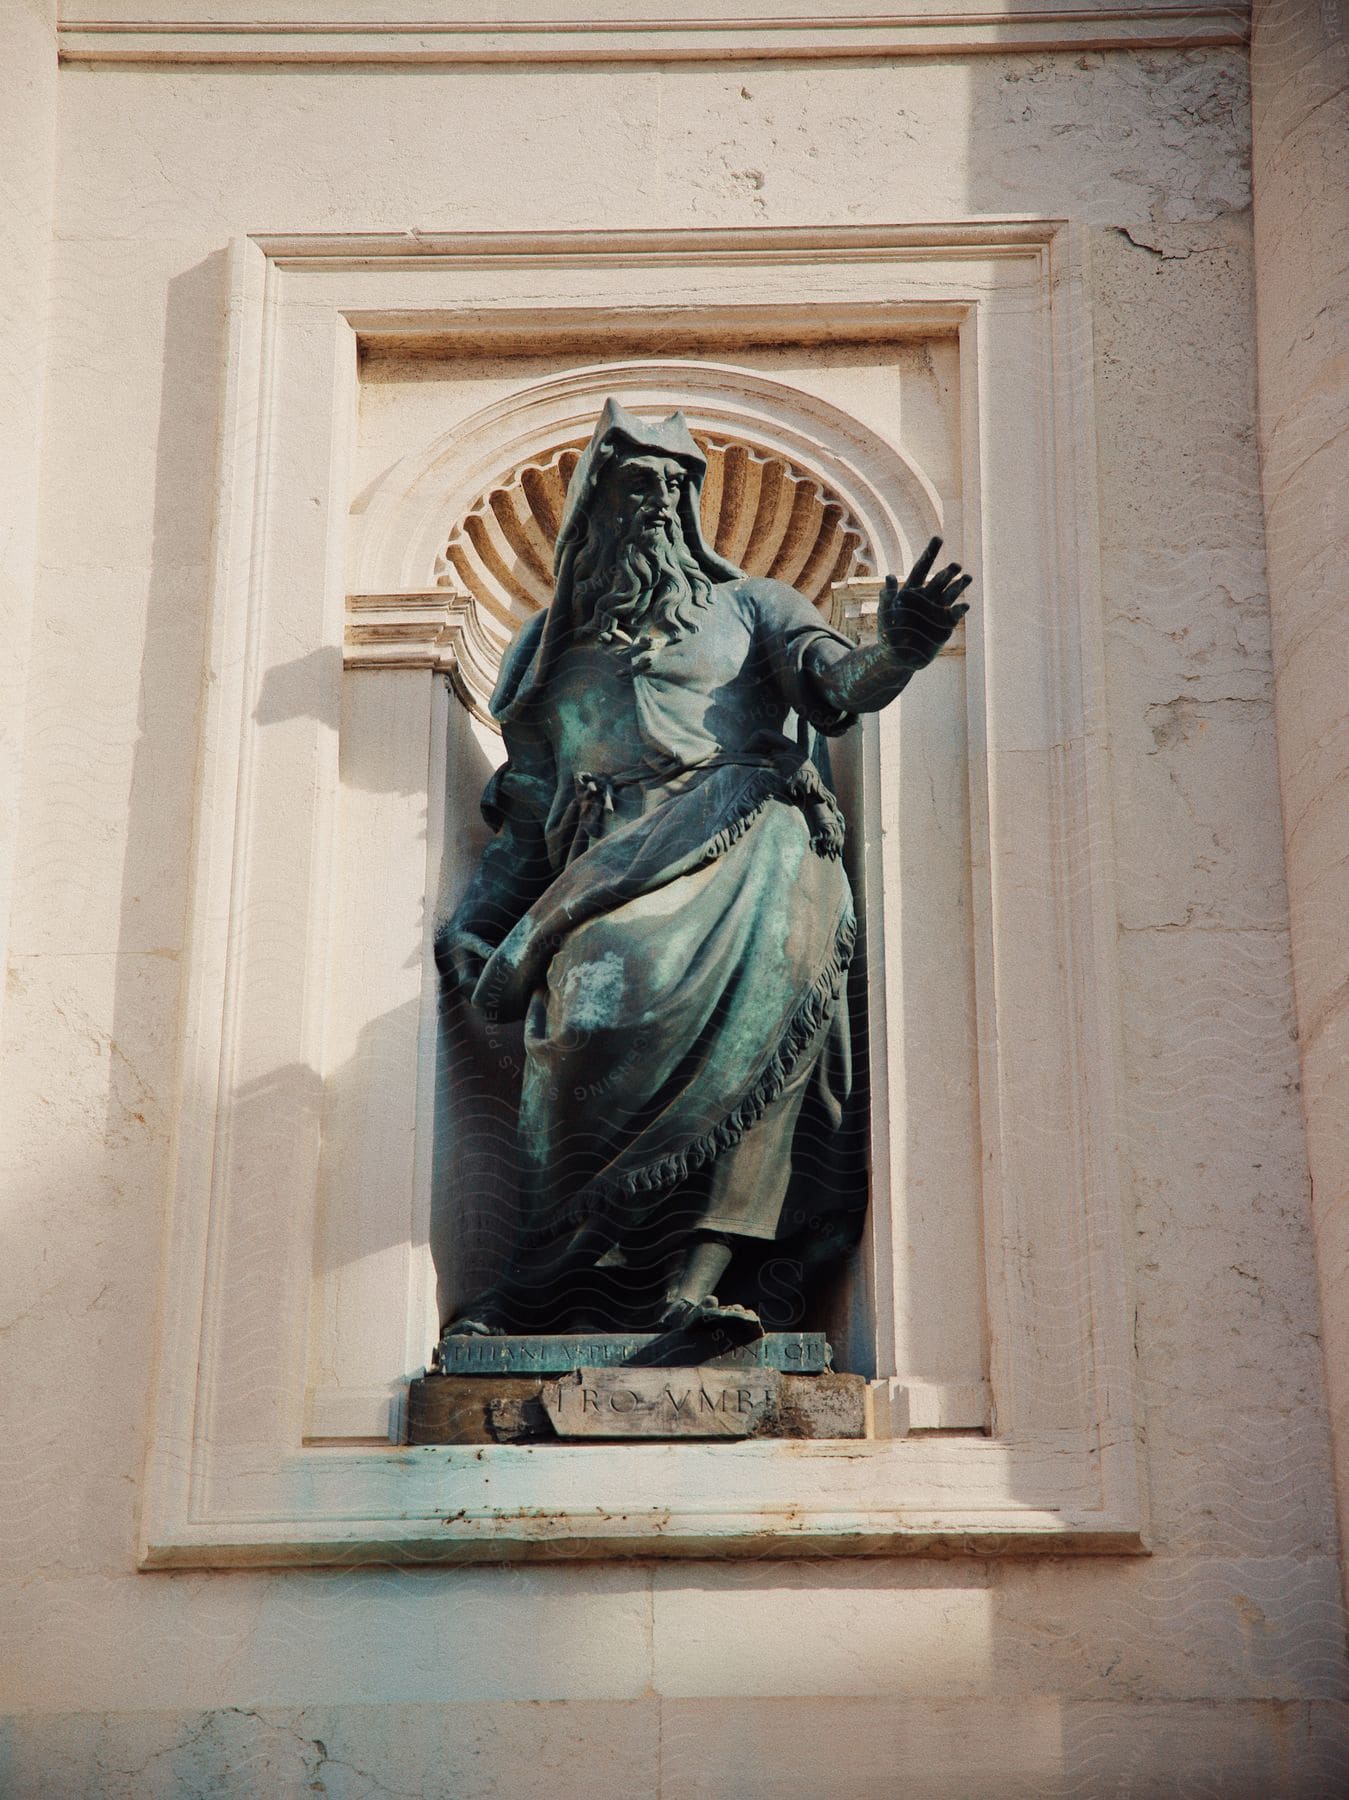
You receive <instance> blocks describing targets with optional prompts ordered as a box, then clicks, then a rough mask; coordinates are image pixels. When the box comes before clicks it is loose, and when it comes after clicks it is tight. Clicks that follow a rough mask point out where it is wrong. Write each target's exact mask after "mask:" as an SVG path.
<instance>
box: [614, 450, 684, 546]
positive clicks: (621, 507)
mask: <svg viewBox="0 0 1349 1800" xmlns="http://www.w3.org/2000/svg"><path fill="white" fill-rule="evenodd" d="M687 479H688V472H687V471H686V469H685V468H684V465H683V464H682V463H680V462H676V461H675V459H674V458H673V457H670V456H625V457H624V458H623V459H622V461H621V462H617V463H615V464H614V465H613V467H612V468H610V469H609V471H608V472H607V474H606V475H605V477H604V480H603V482H602V483H601V486H600V492H599V496H598V499H599V504H600V507H601V508H602V510H603V512H604V514H605V523H606V524H607V525H608V527H609V531H610V533H611V535H612V536H613V537H614V538H616V539H618V540H619V541H620V542H623V541H631V540H633V539H634V538H635V539H638V540H640V539H641V538H644V537H648V536H658V537H665V538H668V537H670V536H671V527H672V526H674V525H675V524H677V523H678V519H679V497H680V494H681V493H682V491H683V487H684V483H685V481H686V480H687Z"/></svg>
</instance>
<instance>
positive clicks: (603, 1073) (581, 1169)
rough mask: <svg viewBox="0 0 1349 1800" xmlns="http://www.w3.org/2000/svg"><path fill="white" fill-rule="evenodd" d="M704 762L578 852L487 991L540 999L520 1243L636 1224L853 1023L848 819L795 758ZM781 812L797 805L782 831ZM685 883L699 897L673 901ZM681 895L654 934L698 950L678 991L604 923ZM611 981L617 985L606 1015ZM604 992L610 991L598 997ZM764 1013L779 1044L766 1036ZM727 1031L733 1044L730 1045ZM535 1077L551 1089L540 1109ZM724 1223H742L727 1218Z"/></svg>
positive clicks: (496, 998)
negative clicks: (653, 1020)
mask: <svg viewBox="0 0 1349 1800" xmlns="http://www.w3.org/2000/svg"><path fill="white" fill-rule="evenodd" d="M778 743H779V744H783V743H784V741H783V740H781V739H779V740H778ZM784 748H785V746H784ZM693 773H694V776H695V780H694V782H693V785H691V786H688V787H686V788H684V789H683V790H682V791H680V792H677V793H673V794H671V795H670V796H669V797H668V798H667V799H665V800H664V801H662V802H661V803H660V804H659V805H658V806H656V807H655V808H654V809H653V810H652V812H650V813H649V814H647V815H645V816H644V817H642V818H640V819H638V820H635V821H633V822H631V823H628V824H625V825H622V826H620V827H618V828H617V829H616V830H614V831H613V832H612V833H611V834H610V835H609V836H607V837H601V838H599V839H597V840H596V841H594V842H593V843H590V844H589V845H588V847H586V848H585V849H584V850H583V852H582V853H581V854H580V855H579V856H577V857H576V858H575V860H573V861H572V862H570V863H569V864H568V866H567V867H566V868H565V869H564V870H563V871H562V873H561V874H560V875H559V876H558V877H557V879H556V880H555V881H554V882H553V884H552V885H551V886H550V888H549V889H548V891H547V893H546V894H544V895H543V896H542V897H541V898H540V900H539V901H538V902H537V903H536V904H535V906H534V907H532V908H531V909H530V911H529V912H528V913H527V914H526V915H525V916H524V918H522V919H521V920H520V921H519V923H518V924H517V926H516V928H515V930H514V931H512V932H511V934H510V935H509V936H508V938H507V939H506V940H505V942H504V943H503V944H502V945H501V947H500V949H499V950H498V952H497V953H496V955H495V956H494V957H493V958H492V960H491V961H490V962H489V963H488V965H487V968H486V969H485V970H484V973H483V976H482V979H481V981H480V982H479V984H478V988H477V991H476V993H475V1001H476V1003H477V1004H478V1005H480V1006H484V1008H485V1010H487V1011H488V1012H489V1014H490V1013H491V1012H492V1011H493V1010H497V1016H498V1017H509V1016H511V1012H510V1010H507V1009H508V1008H512V1007H515V1006H518V1005H519V1003H520V1001H521V1000H525V997H526V996H528V999H527V1000H525V1005H526V1008H527V1010H528V1013H529V1022H528V1024H527V1032H528V1034H529V1037H530V1040H531V1041H530V1046H529V1047H530V1059H529V1060H530V1066H531V1073H530V1075H528V1076H527V1081H526V1093H525V1095H524V1096H523V1104H522V1118H521V1126H522V1148H523V1149H524V1150H525V1153H526V1154H525V1161H526V1181H525V1190H526V1191H525V1193H524V1195H523V1196H522V1197H523V1199H524V1203H525V1204H524V1216H523V1218H522V1220H521V1227H522V1232H521V1240H520V1241H521V1245H522V1247H523V1248H534V1247H538V1246H540V1245H542V1244H545V1243H547V1242H550V1241H551V1240H553V1239H555V1238H556V1237H558V1236H559V1235H561V1234H562V1233H564V1232H566V1231H568V1230H569V1229H572V1228H574V1227H575V1226H576V1225H579V1224H580V1223H581V1222H582V1221H586V1220H591V1221H593V1220H596V1219H600V1220H603V1219H604V1218H606V1217H610V1218H612V1219H614V1220H615V1221H616V1222H618V1228H619V1232H620V1234H621V1232H622V1231H623V1230H624V1229H626V1228H628V1227H631V1226H633V1225H634V1224H640V1222H641V1220H642V1219H643V1218H645V1217H646V1216H648V1215H649V1213H650V1211H651V1209H652V1207H653V1206H654V1205H655V1203H656V1202H658V1201H659V1199H660V1198H661V1197H662V1196H663V1195H665V1194H667V1193H668V1192H669V1190H671V1189H672V1188H676V1187H678V1186H680V1185H681V1184H684V1183H686V1182H688V1181H689V1178H690V1177H691V1176H692V1175H694V1174H695V1173H696V1172H697V1171H699V1170H701V1169H704V1168H706V1167H707V1166H708V1165H710V1164H712V1163H713V1162H715V1160H716V1159H717V1158H718V1157H721V1156H723V1155H724V1154H725V1153H726V1152H727V1151H729V1150H731V1149H733V1148H734V1147H735V1146H737V1145H738V1144H740V1142H741V1141H742V1140H743V1139H744V1137H745V1135H746V1134H747V1133H748V1132H749V1131H750V1129H751V1128H752V1127H753V1126H754V1125H755V1124H756V1123H757V1122H758V1121H759V1120H760V1119H762V1118H763V1116H764V1114H765V1113H766V1112H767V1111H768V1110H769V1108H770V1107H772V1106H773V1105H774V1104H775V1103H776V1102H777V1101H778V1100H779V1099H780V1097H782V1096H783V1094H784V1090H786V1089H787V1087H788V1086H789V1084H790V1083H791V1082H792V1078H793V1076H794V1075H797V1074H800V1075H802V1076H803V1077H804V1076H805V1075H807V1074H808V1073H809V1071H808V1070H804V1069H802V1068H801V1064H802V1060H803V1058H805V1057H806V1056H807V1055H808V1054H809V1053H810V1052H811V1051H812V1050H813V1051H814V1052H815V1055H814V1057H812V1058H811V1061H812V1064H813V1063H814V1062H815V1060H817V1059H818V1058H819V1056H820V1055H821V1053H822V1051H823V1049H824V1046H825V1044H826V1043H827V1042H828V1040H829V1035H830V1031H831V1029H832V1030H836V1031H842V1032H844V1033H846V1031H847V1018H846V1006H845V1005H844V1004H843V1003H842V1002H843V995H844V989H845V985H846V980H847V971H848V966H849V962H850V959H851V956H852V951H853V946H854V942H855V938H856V921H855V918H854V915H853V910H852V904H851V896H850V893H849V890H848V884H847V879H846V876H845V875H844V873H843V869H842V865H841V863H840V861H839V853H840V850H841V846H842V830H841V823H842V822H841V819H840V818H839V816H838V813H837V808H836V805H835V803H834V801H833V799H832V796H831V795H830V794H829V793H828V790H827V789H826V788H825V787H824V786H823V784H822V783H821V782H820V780H819V777H818V772H817V771H816V769H815V768H814V766H813V765H812V764H811V763H810V762H809V761H808V760H806V759H805V758H804V757H803V756H802V754H801V753H800V752H799V751H796V752H794V753H791V754H786V755H781V756H779V757H777V758H776V760H775V761H774V762H773V763H772V764H771V765H770V766H768V767H763V766H752V765H751V766H745V765H743V764H730V765H723V766H721V767H718V768H713V769H709V770H707V771H703V772H699V771H694V772H693ZM770 808H774V809H781V811H780V816H779V817H778V818H777V819H776V821H775V822H774V823H773V824H771V825H769V824H766V823H765V820H766V819H767V817H768V816H769V809H770ZM756 840H757V841H756ZM784 854H786V856H787V858H788V860H787V861H784ZM791 858H795V860H796V875H795V879H794V878H793V874H792V868H791V862H790V859H791ZM718 865H719V866H718ZM714 867H716V871H717V872H716V873H715V874H713V873H712V871H713V868H714ZM682 882H689V883H690V884H691V885H690V887H689V890H688V893H687V895H686V896H684V897H678V896H675V895H674V894H673V892H672V890H673V888H674V886H675V884H677V883H682ZM666 891H670V897H671V904H670V909H669V912H668V914H664V913H660V910H659V900H658V899H655V901H654V906H655V910H656V913H657V915H658V917H659V919H661V920H665V921H667V924H666V926H665V927H664V935H662V927H661V925H660V924H659V923H658V924H657V926H655V927H652V929H653V931H654V932H655V934H656V939H657V942H658V944H660V945H663V944H665V943H668V944H669V945H671V946H675V945H678V946H679V951H676V950H673V949H672V951H671V954H672V955H676V954H679V953H680V952H682V948H683V943H684V942H686V943H687V955H688V959H689V961H688V964H687V965H685V964H683V963H681V964H680V971H679V977H678V980H677V982H676V983H673V984H671V983H670V982H669V981H668V979H667V978H664V977H658V976H657V975H654V974H651V973H650V972H649V971H648V969H647V967H646V964H647V962H654V961H656V960H658V950H657V949H656V948H653V950H652V952H651V956H650V957H649V958H646V959H643V961H642V963H641V964H640V965H637V966H634V967H629V966H628V964H627V963H626V962H625V961H624V959H623V957H622V954H621V952H620V951H618V950H616V949H614V948H612V947H611V944H618V943H621V942H622V941H623V939H622V934H623V933H624V930H625V927H624V922H623V921H622V920H621V919H620V920H618V921H616V923H615V932H616V934H617V935H616V936H615V938H614V939H613V940H610V939H609V938H608V934H607V926H608V925H609V923H610V922H611V921H613V920H614V915H615V914H618V913H621V911H622V909H623V908H624V907H626V906H627V905H629V904H630V903H632V902H641V901H651V900H652V899H653V897H658V896H660V895H661V894H662V893H664V892H666ZM588 926H589V927H592V928H595V929H592V932H591V935H590V938H589V939H583V940H581V948H580V949H579V950H578V949H577V936H576V934H577V933H578V932H584V931H585V929H586V928H587V927H588ZM681 928H682V929H683V931H684V933H685V934H686V936H685V939H684V940H681V939H680V937H679V934H680V931H681ZM596 929H597V930H598V934H599V935H598V939H596V936H595V930H596ZM606 964H613V965H615V966H614V967H613V968H611V969H609V970H607V971H606V969H605V966H604V965H606ZM606 973H607V974H609V975H612V977H613V979H614V981H615V983H616V986H615V988H614V997H613V1000H612V1003H611V1004H610V1005H609V1010H608V1011H606V1010H605V1003H604V995H603V987H602V983H603V978H604V977H605V975H606ZM662 979H665V982H666V985H665V986H664V987H660V986H659V982H660V981H661V980H662ZM597 983H598V984H599V985H598V986H597V985H595V984H597ZM650 983H656V984H657V985H656V987H655V988H653V989H650V990H649V984H650ZM644 984H648V985H644ZM672 987H673V992H671V991H670V990H671V988H672ZM592 988H593V991H594V992H595V994H596V995H598V996H600V997H599V998H597V999H596V1000H595V1001H594V1002H591V1001H589V1000H587V998H586V996H587V995H588V994H589V993H590V992H591V990H592ZM656 995H658V996H659V997H658V998H656V997H653V996H656ZM578 996H579V998H578ZM644 998H645V999H646V1000H647V1001H648V1002H649V1005H650V1007H651V1008H654V1009H655V1013H656V1016H658V1017H659V1019H660V1030H659V1035H658V1041H657V1042H656V1044H655V1045H654V1047H653V1048H652V1049H651V1051H650V1054H649V1056H647V1055H636V1056H635V1060H634V1053H632V1052H625V1048H624V1047H625V1046H626V1045H627V1044H628V1043H629V1042H630V1041H633V1040H635V1039H636V1038H637V1037H638V1036H639V1034H640V1032H641V1031H642V1029H643V1028H644V1027H643V1020H644V1018H646V1017H650V1016H651V1013H650V1011H648V1012H646V1013H644V1012H643V1010H642V1007H643V999H644ZM672 1006H673V1008H674V1011H675V1012H676V1013H677V1014H678V1019H677V1020H676V1019H674V1018H672V1016H671V1007H672ZM625 1007H626V1008H627V1009H628V1011H627V1012H625V1011H624V1008H625ZM588 1008H589V1010H588ZM634 1009H635V1010H634ZM592 1014H593V1019H592ZM760 1021H762V1026H763V1032H764V1035H763V1036H760V1037H754V1036H753V1035H752V1033H753V1028H754V1027H757V1026H758V1025H759V1023H760ZM728 1031H729V1032H730V1033H731V1034H732V1035H735V1036H736V1041H737V1044H738V1046H739V1048H738V1052H737V1053H736V1054H729V1053H727V1052H726V1050H725V1047H724V1041H723V1040H724V1037H725V1035H726V1033H727V1032H728ZM653 1035H656V1034H654V1032H653ZM747 1043H752V1045H753V1051H752V1053H751V1054H750V1055H748V1056H746V1054H745V1049H746V1044H747ZM766 1044H767V1045H770V1046H771V1048H768V1049H767V1054H766V1055H764V1054H762V1050H763V1048H764V1047H765V1045H766ZM625 1053H626V1054H627V1055H628V1066H627V1067H625V1066H624V1061H623V1058H624V1055H625ZM587 1078H589V1079H590V1082H591V1086H592V1088H593V1089H594V1090H595V1091H596V1095H597V1097H596V1098H595V1099H594V1101H593V1102H592V1103H590V1104H587V1103H586V1101H585V1100H584V1099H581V1098H577V1097H576V1096H578V1095H583V1094H584V1093H585V1092H586V1091H587V1090H586V1086H585V1084H586V1080H587ZM531 1079H532V1080H536V1081H538V1082H540V1083H541V1086H540V1089H539V1097H538V1100H537V1103H536V1104H534V1103H532V1102H531V1097H530V1090H529V1082H530V1080H531ZM797 1085H798V1086H799V1083H798V1084H797ZM840 1098H841V1096H840ZM785 1103H786V1102H784V1104H785ZM792 1104H793V1106H796V1105H799V1094H798V1095H797V1096H795V1097H794V1098H793V1099H792ZM531 1114H532V1115H533V1117H534V1119H535V1121H536V1125H537V1135H536V1136H535V1137H534V1141H533V1143H532V1145H531V1142H530V1138H531V1133H530V1118H531ZM788 1174H789V1169H788V1168H787V1167H786V1166H784V1167H783V1169H782V1170H781V1171H780V1176H781V1179H780V1181H779V1180H777V1179H776V1178H775V1179H774V1180H773V1181H772V1182H771V1183H770V1184H768V1185H769V1187H770V1188H771V1189H773V1190H780V1191H774V1192H769V1191H767V1190H765V1192H764V1193H763V1195H762V1196H761V1198H760V1199H759V1200H757V1201H756V1202H755V1204H754V1206H753V1207H751V1209H750V1214H749V1216H747V1217H746V1218H745V1219H744V1220H743V1222H742V1235H745V1236H750V1237H757V1238H771V1237H772V1236H773V1235H774V1232H775V1231H776V1229H777V1221H778V1215H779V1213H780V1209H781V1204H782V1199H783V1197H784V1195H785V1191H786V1183H787V1177H788ZM717 1211H718V1213H720V1211H721V1209H720V1208H718V1209H717ZM760 1215H762V1216H760ZM717 1224H718V1228H729V1229H735V1228H736V1227H734V1226H727V1225H726V1224H725V1222H724V1221H723V1220H722V1219H721V1218H720V1217H719V1218H718V1221H717Z"/></svg>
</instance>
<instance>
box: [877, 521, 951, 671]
mask: <svg viewBox="0 0 1349 1800" xmlns="http://www.w3.org/2000/svg"><path fill="white" fill-rule="evenodd" d="M940 549H941V539H940V538H939V537H934V538H933V539H932V541H931V543H929V545H928V547H927V549H926V550H924V552H923V554H922V555H921V556H920V557H919V558H918V561H917V562H916V563H915V564H914V565H913V568H912V569H911V570H910V571H909V574H908V577H907V579H906V580H905V582H904V585H903V586H902V587H901V586H900V584H899V582H898V581H897V580H896V578H895V577H894V576H893V575H887V576H886V578H885V585H884V587H883V588H882V589H881V603H880V610H879V612H878V614H877V618H876V635H877V637H878V638H879V640H880V642H881V643H882V644H884V645H885V647H886V649H887V650H888V651H889V652H890V654H891V656H893V657H894V658H895V660H896V662H898V663H900V664H901V665H902V666H903V667H904V668H906V669H925V668H926V667H927V665H928V664H929V663H930V662H931V661H932V660H933V659H934V658H935V656H936V655H937V652H938V651H939V650H940V649H941V647H942V645H943V644H944V643H945V642H946V640H947V638H949V637H950V635H951V633H952V632H953V631H954V630H955V628H956V626H957V625H958V624H959V623H960V621H961V620H962V619H963V618H964V616H965V614H966V613H967V612H968V611H969V610H970V609H969V607H968V606H965V605H964V604H962V603H961V600H960V596H961V595H962V594H963V593H964V592H965V589H966V588H967V587H968V586H969V585H970V582H971V580H972V579H973V577H972V576H969V575H964V574H962V573H961V569H960V564H959V563H948V564H947V566H946V567H945V568H944V569H942V570H941V571H940V572H939V573H938V574H936V575H933V574H931V573H930V571H931V568H932V565H933V563H934V562H936V560H937V552H938V551H939V550H940Z"/></svg>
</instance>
